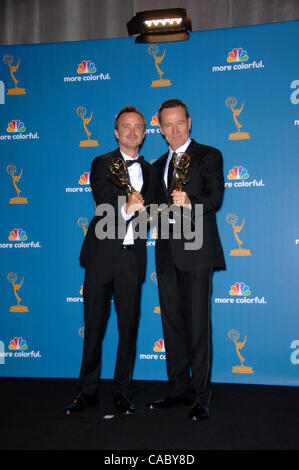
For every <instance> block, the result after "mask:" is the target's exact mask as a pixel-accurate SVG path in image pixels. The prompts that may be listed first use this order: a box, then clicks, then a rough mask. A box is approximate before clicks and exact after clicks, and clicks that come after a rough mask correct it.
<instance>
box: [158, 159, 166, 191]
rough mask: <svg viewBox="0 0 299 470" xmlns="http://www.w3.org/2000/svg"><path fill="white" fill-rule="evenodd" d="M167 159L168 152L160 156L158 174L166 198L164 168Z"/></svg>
mask: <svg viewBox="0 0 299 470" xmlns="http://www.w3.org/2000/svg"><path fill="white" fill-rule="evenodd" d="M167 157H168V152H167V153H165V154H164V155H163V156H162V160H161V165H160V174H159V180H160V181H161V185H162V188H163V191H164V193H165V195H166V196H168V189H167V186H166V184H165V181H164V173H165V167H166V163H167Z"/></svg>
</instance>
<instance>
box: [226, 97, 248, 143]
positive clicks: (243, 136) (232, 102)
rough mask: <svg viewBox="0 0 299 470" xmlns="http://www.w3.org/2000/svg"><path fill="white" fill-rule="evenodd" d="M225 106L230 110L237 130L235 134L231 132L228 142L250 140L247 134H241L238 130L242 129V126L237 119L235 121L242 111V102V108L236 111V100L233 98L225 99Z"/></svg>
mask: <svg viewBox="0 0 299 470" xmlns="http://www.w3.org/2000/svg"><path fill="white" fill-rule="evenodd" d="M225 104H226V106H227V107H228V108H229V109H230V110H231V112H232V113H233V118H234V121H235V124H236V126H237V129H238V131H237V132H233V133H231V134H229V138H228V140H246V139H250V135H249V133H248V132H241V131H240V129H241V127H242V124H240V123H239V121H238V119H237V117H239V116H240V114H241V113H242V111H243V108H244V101H243V103H242V106H241V107H240V108H239V109H236V106H237V100H236V98H235V97H234V96H230V97H229V98H227V99H226V101H225Z"/></svg>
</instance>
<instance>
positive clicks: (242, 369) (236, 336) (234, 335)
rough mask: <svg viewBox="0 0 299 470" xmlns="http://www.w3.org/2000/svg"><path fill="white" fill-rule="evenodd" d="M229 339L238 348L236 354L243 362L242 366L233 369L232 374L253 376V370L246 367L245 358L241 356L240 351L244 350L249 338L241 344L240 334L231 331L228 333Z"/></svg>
mask: <svg viewBox="0 0 299 470" xmlns="http://www.w3.org/2000/svg"><path fill="white" fill-rule="evenodd" d="M228 337H229V339H230V340H231V341H232V342H233V343H234V345H235V347H236V353H237V355H238V358H239V359H240V361H241V365H240V366H234V367H233V368H232V372H234V373H236V374H253V369H252V367H250V366H244V362H245V358H244V357H243V356H242V355H241V353H240V350H241V349H243V348H244V346H245V344H246V340H247V336H245V338H244V341H243V342H242V343H241V342H239V341H238V340H239V338H240V333H239V331H237V330H230V331H229V332H228Z"/></svg>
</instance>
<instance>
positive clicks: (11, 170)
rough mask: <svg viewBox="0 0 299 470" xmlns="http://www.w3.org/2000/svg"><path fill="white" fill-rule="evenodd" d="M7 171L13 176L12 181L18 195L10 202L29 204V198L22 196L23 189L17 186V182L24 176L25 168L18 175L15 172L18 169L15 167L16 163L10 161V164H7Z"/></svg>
mask: <svg viewBox="0 0 299 470" xmlns="http://www.w3.org/2000/svg"><path fill="white" fill-rule="evenodd" d="M6 171H7V173H8V174H9V175H10V176H11V177H12V182H13V185H14V188H15V190H16V192H17V197H12V198H10V200H9V204H28V200H27V198H26V197H20V193H21V190H20V189H19V188H18V186H17V183H18V182H19V181H20V179H21V178H22V173H23V169H22V170H21V172H20V174H19V175H18V176H16V174H15V173H16V171H17V168H16V167H15V165H13V164H11V163H10V164H9V165H7V167H6Z"/></svg>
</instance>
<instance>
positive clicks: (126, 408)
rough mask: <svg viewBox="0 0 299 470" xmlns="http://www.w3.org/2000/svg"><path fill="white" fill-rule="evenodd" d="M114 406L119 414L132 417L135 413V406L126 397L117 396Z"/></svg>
mask: <svg viewBox="0 0 299 470" xmlns="http://www.w3.org/2000/svg"><path fill="white" fill-rule="evenodd" d="M114 405H115V407H116V409H117V411H118V412H119V413H123V414H126V415H130V414H133V413H135V407H134V405H133V404H132V403H131V402H130V401H129V400H128V399H127V398H126V397H124V396H121V395H119V396H117V397H115V398H114Z"/></svg>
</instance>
